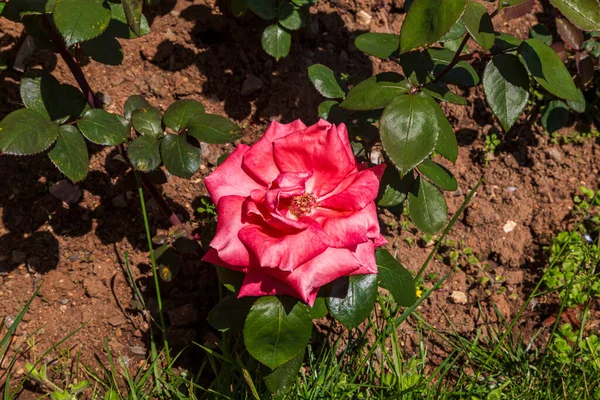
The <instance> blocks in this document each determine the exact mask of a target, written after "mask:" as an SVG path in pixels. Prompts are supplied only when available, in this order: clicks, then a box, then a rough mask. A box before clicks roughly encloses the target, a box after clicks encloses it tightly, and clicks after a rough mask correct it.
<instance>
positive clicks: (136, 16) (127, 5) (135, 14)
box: [121, 0, 143, 36]
mask: <svg viewBox="0 0 600 400" xmlns="http://www.w3.org/2000/svg"><path fill="white" fill-rule="evenodd" d="M121 3H122V4H123V10H125V16H126V17H127V23H128V24H129V27H130V28H131V30H132V31H133V33H135V34H136V35H138V36H142V30H141V24H142V5H143V2H142V0H121Z"/></svg>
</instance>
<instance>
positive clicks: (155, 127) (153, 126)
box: [131, 107, 163, 138]
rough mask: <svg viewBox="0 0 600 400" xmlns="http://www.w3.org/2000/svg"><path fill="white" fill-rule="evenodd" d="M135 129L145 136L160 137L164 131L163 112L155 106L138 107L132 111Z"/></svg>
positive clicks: (132, 122) (132, 121)
mask: <svg viewBox="0 0 600 400" xmlns="http://www.w3.org/2000/svg"><path fill="white" fill-rule="evenodd" d="M131 124H132V125H133V129H135V130H136V131H138V132H139V133H141V134H142V135H144V136H151V137H154V138H156V137H159V136H160V135H162V133H163V127H162V114H161V113H160V110H159V109H158V108H155V107H144V108H138V109H137V110H134V111H133V113H131Z"/></svg>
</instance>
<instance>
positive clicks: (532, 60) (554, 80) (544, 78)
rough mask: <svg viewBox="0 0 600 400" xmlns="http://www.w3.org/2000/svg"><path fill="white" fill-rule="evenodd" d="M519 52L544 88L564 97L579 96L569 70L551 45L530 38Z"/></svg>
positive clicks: (574, 97)
mask: <svg viewBox="0 0 600 400" xmlns="http://www.w3.org/2000/svg"><path fill="white" fill-rule="evenodd" d="M519 54H520V55H521V57H523V60H525V64H526V65H527V68H528V69H529V72H530V73H531V75H533V77H534V78H535V80H536V81H538V83H539V84H540V85H542V87H543V88H544V89H546V90H547V91H549V92H550V93H552V94H553V95H555V96H558V97H560V98H562V99H566V100H577V99H578V98H579V93H578V92H577V87H576V86H575V84H574V83H573V79H572V78H571V75H570V74H569V71H567V68H566V67H565V65H564V64H563V62H562V61H561V59H560V57H558V55H557V54H556V53H555V52H554V50H552V48H551V47H550V46H547V45H545V44H544V43H542V42H540V41H539V40H537V39H529V40H526V41H524V42H523V43H522V44H521V46H520V47H519Z"/></svg>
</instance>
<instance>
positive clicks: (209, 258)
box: [202, 248, 248, 272]
mask: <svg viewBox="0 0 600 400" xmlns="http://www.w3.org/2000/svg"><path fill="white" fill-rule="evenodd" d="M202 261H204V262H207V263H211V264H215V265H218V266H221V267H225V268H229V269H232V270H234V271H240V272H246V271H248V267H240V266H237V265H231V264H228V263H226V262H225V261H223V260H221V257H219V253H218V252H217V251H216V250H215V249H212V248H210V249H208V251H207V252H206V254H205V255H204V257H202Z"/></svg>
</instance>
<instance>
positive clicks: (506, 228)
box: [502, 220, 517, 233]
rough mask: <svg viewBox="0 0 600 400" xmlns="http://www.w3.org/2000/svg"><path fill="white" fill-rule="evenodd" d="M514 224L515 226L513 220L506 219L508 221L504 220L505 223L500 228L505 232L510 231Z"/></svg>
mask: <svg viewBox="0 0 600 400" xmlns="http://www.w3.org/2000/svg"><path fill="white" fill-rule="evenodd" d="M516 226H517V223H516V222H515V221H511V220H508V221H506V224H504V226H503V227H502V230H503V231H504V232H506V233H508V232H512V231H513V229H515V227H516Z"/></svg>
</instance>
